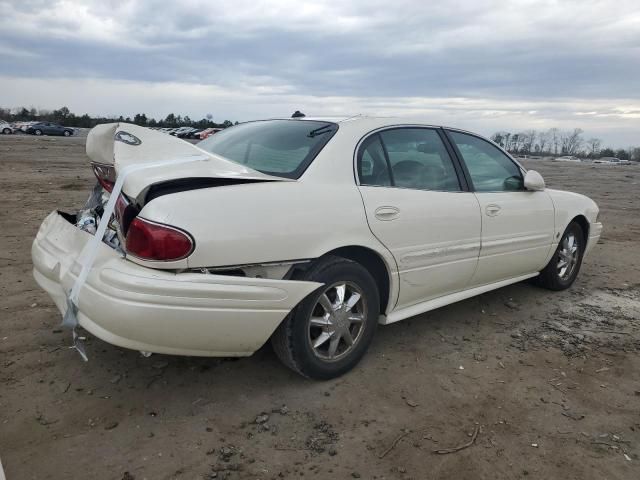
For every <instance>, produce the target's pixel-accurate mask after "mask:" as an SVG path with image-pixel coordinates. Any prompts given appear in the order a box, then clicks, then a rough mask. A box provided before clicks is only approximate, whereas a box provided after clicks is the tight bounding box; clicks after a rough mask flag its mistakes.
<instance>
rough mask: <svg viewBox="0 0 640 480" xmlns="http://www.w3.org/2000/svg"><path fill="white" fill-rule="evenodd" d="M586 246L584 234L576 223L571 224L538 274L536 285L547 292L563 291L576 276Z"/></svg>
mask: <svg viewBox="0 0 640 480" xmlns="http://www.w3.org/2000/svg"><path fill="white" fill-rule="evenodd" d="M585 246H586V240H585V233H584V232H583V231H582V227H580V225H579V224H578V223H577V222H571V223H570V224H569V226H568V227H567V229H566V230H565V231H564V233H563V234H562V238H561V239H560V243H559V244H558V247H557V248H556V251H555V252H554V254H553V256H552V257H551V260H549V263H548V264H547V266H546V267H544V270H542V271H541V272H540V275H539V276H538V278H537V283H538V285H540V286H541V287H544V288H547V289H549V290H556V291H557V290H565V289H567V288H569V287H570V286H571V285H572V284H573V282H574V281H575V280H576V277H577V276H578V272H579V271H580V267H581V266H582V257H583V255H584V249H585Z"/></svg>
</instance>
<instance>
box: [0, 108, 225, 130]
mask: <svg viewBox="0 0 640 480" xmlns="http://www.w3.org/2000/svg"><path fill="white" fill-rule="evenodd" d="M212 118H213V117H212V116H211V115H207V116H206V118H203V119H201V120H192V119H191V118H189V116H184V117H183V116H181V115H175V114H174V113H170V114H169V115H167V116H166V117H165V118H163V119H159V120H156V119H155V118H150V117H147V115H146V114H144V113H136V114H135V115H134V116H133V118H131V117H126V118H125V117H123V116H122V115H120V116H119V117H92V116H90V115H88V114H86V113H85V114H83V115H76V114H75V113H73V112H71V111H70V110H69V109H68V108H67V107H62V108H59V109H57V110H46V109H36V108H33V107H31V108H26V107H20V108H13V109H12V108H2V107H0V120H6V121H7V122H26V121H39V122H53V123H59V124H60V125H63V126H65V127H78V128H93V127H95V126H96V125H98V124H101V123H110V122H127V123H135V124H136V125H140V126H143V127H170V128H174V127H194V128H202V129H204V128H227V127H230V126H231V125H233V122H232V121H231V120H225V121H223V122H222V123H216V122H214V121H213V120H212ZM235 123H236V124H237V123H238V122H235Z"/></svg>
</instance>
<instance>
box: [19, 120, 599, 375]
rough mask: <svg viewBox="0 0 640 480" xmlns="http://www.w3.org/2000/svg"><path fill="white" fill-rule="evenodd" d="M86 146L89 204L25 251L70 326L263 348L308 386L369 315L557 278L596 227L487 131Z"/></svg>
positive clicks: (273, 129) (264, 124)
mask: <svg viewBox="0 0 640 480" xmlns="http://www.w3.org/2000/svg"><path fill="white" fill-rule="evenodd" d="M87 155H88V157H89V158H90V161H91V164H92V167H93V171H94V173H95V175H96V177H97V181H98V182H99V185H96V188H94V191H93V194H92V196H91V197H90V201H89V202H88V203H87V206H86V208H85V209H83V210H81V211H80V212H77V213H61V212H59V211H57V210H54V211H52V212H51V213H50V214H49V216H48V217H47V218H46V219H45V220H44V222H43V223H42V225H41V227H40V230H39V232H38V233H37V236H36V238H35V240H34V243H33V247H32V258H33V265H34V276H35V279H36V281H37V282H38V284H39V285H40V286H41V287H42V288H43V289H44V290H46V291H47V292H48V293H49V294H50V295H51V297H52V298H53V300H54V301H55V303H56V305H57V307H58V308H59V309H60V311H61V312H62V313H63V314H66V316H65V324H66V325H68V326H73V327H75V326H76V325H78V324H79V325H80V326H82V327H84V328H85V329H86V330H88V331H89V332H91V333H92V334H94V335H95V336H97V337H99V338H101V339H103V340H104V341H107V342H110V343H113V344H115V345H119V346H122V347H126V348H131V349H136V350H140V351H142V352H147V353H148V352H157V353H165V354H177V355H195V356H246V355H251V354H252V353H253V352H255V351H256V350H257V349H259V348H260V347H261V346H262V345H263V344H264V343H265V342H267V341H268V340H269V339H270V340H271V343H272V345H273V347H274V350H275V352H276V353H277V355H278V357H279V358H280V359H281V360H282V361H283V363H284V364H285V365H287V366H288V367H290V368H291V369H293V370H294V371H296V372H298V373H301V374H302V375H305V376H308V377H312V378H317V379H327V378H332V377H336V376H338V375H341V374H343V373H345V372H347V371H348V370H350V369H351V368H353V367H354V366H355V365H356V364H357V363H358V361H359V360H360V359H361V358H362V357H363V355H364V354H365V352H366V351H367V349H368V347H369V345H370V344H371V342H372V340H373V337H374V334H375V332H376V328H377V326H378V324H383V325H384V324H390V323H393V322H397V321H400V320H403V319H406V318H409V317H413V316H415V315H418V314H421V313H423V312H427V311H429V310H433V309H436V308H439V307H442V306H444V305H447V304H450V303H453V302H457V301H460V300H464V299H466V298H469V297H472V296H475V295H479V294H481V293H484V292H487V291H490V290H493V289H496V288H500V287H503V286H505V285H509V284H512V283H515V282H520V281H522V280H525V279H528V278H533V277H537V282H538V284H539V285H541V286H543V287H545V288H548V289H550V290H563V289H566V288H569V287H570V286H571V285H572V284H573V282H574V280H575V279H576V277H577V275H578V272H579V270H580V266H581V264H582V261H583V258H584V257H585V255H586V254H587V253H588V252H589V251H590V250H591V249H592V248H593V246H594V245H595V244H596V242H597V241H598V239H599V237H600V232H601V230H602V224H601V223H600V221H599V219H598V214H599V210H598V206H597V205H596V204H595V202H593V200H591V199H589V198H588V197H585V196H583V195H579V194H577V193H571V192H564V191H560V190H553V189H548V188H546V187H545V183H544V180H543V178H542V176H541V175H540V174H539V173H537V172H536V171H534V170H529V171H527V170H525V169H524V168H523V167H522V166H521V165H520V164H518V163H517V162H516V161H515V160H514V159H513V158H512V157H511V156H510V155H509V154H508V153H507V152H505V151H504V150H503V149H501V148H499V147H498V146H497V145H496V144H494V143H493V142H491V141H489V140H486V139H485V138H483V137H480V136H478V135H476V134H474V133H470V132H467V131H463V130H458V129H454V128H443V127H434V126H430V125H423V124H416V123H415V122H412V121H401V120H399V119H393V120H389V119H384V118H367V117H357V118H343V119H333V120H329V119H326V118H322V119H313V118H309V117H306V118H301V119H281V120H265V121H255V122H247V123H244V124H240V125H236V126H233V127H230V128H228V129H225V130H224V131H223V132H220V133H217V134H216V135H214V136H212V137H210V138H208V139H206V140H204V141H202V142H200V143H198V144H197V145H194V144H192V143H189V142H183V141H179V140H178V139H173V138H171V137H169V136H167V135H163V134H161V133H160V132H154V131H152V130H149V129H146V128H143V127H138V126H136V125H130V124H123V123H114V124H104V125H98V126H97V127H95V128H94V129H93V130H91V132H90V133H89V136H88V138H87ZM118 175H125V178H122V179H119V178H118ZM116 179H119V180H121V181H117V182H116ZM109 192H110V193H109ZM109 195H110V198H111V200H110V201H109V202H108V203H107V204H106V205H105V203H104V202H105V201H106V198H107V197H109ZM113 197H115V198H113ZM104 212H107V213H104ZM111 212H113V217H112V216H111ZM104 215H108V218H102V217H104ZM97 224H99V226H100V228H101V229H102V231H103V232H105V233H107V235H105V236H104V237H103V236H102V235H101V236H100V237H96V236H95V235H93V232H95V231H96V230H95V228H96V225H97ZM105 229H106V230H105ZM81 252H82V253H81ZM87 252H95V255H96V256H95V257H94V260H89V259H90V258H91V254H90V253H87ZM79 259H80V260H79ZM78 262H80V264H78ZM74 338H77V337H74Z"/></svg>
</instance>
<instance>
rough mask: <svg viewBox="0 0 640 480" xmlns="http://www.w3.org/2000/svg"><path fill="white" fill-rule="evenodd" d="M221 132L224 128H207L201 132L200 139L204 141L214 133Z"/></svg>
mask: <svg viewBox="0 0 640 480" xmlns="http://www.w3.org/2000/svg"><path fill="white" fill-rule="evenodd" d="M221 130H223V129H222V128H205V129H204V130H202V131H201V132H200V134H199V136H198V138H199V139H200V140H204V139H205V138H209V137H210V136H211V135H213V134H214V133H218V132H219V131H221Z"/></svg>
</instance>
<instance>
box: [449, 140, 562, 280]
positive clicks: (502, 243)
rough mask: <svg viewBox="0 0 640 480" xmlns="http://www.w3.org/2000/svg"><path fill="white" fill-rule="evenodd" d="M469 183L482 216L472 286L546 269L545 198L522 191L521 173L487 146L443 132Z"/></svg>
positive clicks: (550, 212)
mask: <svg viewBox="0 0 640 480" xmlns="http://www.w3.org/2000/svg"><path fill="white" fill-rule="evenodd" d="M447 135H448V136H449V138H450V140H451V141H452V143H453V144H454V145H455V147H456V148H457V151H458V156H459V157H460V158H461V159H462V160H463V161H464V165H465V166H466V169H467V171H468V176H469V177H470V179H471V182H472V187H473V190H474V192H475V196H476V197H477V199H478V202H479V204H480V211H481V214H482V247H481V249H480V259H479V261H478V268H477V270H476V272H475V274H474V275H473V278H472V280H471V284H470V286H480V285H486V284H489V283H493V282H498V281H500V280H507V279H511V278H515V277H518V276H521V275H526V274H531V273H535V272H539V271H540V270H542V268H544V266H545V261H546V259H547V254H548V253H549V249H550V248H551V245H552V243H553V241H554V239H553V234H554V229H555V221H554V216H555V212H554V206H553V202H552V201H551V198H550V197H549V195H548V194H547V192H545V191H542V192H530V191H527V190H525V188H524V179H523V174H522V170H521V169H520V167H519V166H518V165H517V164H516V163H515V162H514V161H513V160H512V159H511V158H509V157H508V156H507V155H506V154H505V153H504V152H503V151H502V150H500V149H499V148H498V147H496V146H495V145H493V144H492V143H490V142H488V141H487V140H485V139H483V138H480V137H477V136H475V135H471V134H468V133H463V132H458V131H451V130H449V131H447Z"/></svg>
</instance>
